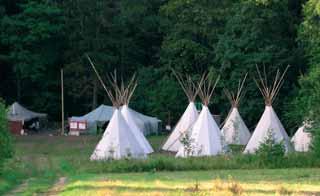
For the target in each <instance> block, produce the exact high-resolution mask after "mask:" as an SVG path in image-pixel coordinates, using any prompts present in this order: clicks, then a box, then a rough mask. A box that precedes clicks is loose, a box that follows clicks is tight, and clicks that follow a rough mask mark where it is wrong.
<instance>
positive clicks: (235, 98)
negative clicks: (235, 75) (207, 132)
mask: <svg viewBox="0 0 320 196" xmlns="http://www.w3.org/2000/svg"><path fill="white" fill-rule="evenodd" d="M246 78H247V74H246V76H245V77H244V79H243V80H242V82H241V81H239V85H238V90H237V92H236V93H233V92H230V91H228V90H225V94H226V96H227V97H228V99H229V101H230V103H231V105H232V109H231V112H230V113H229V115H228V117H227V120H226V121H225V124H224V126H223V127H222V130H221V131H222V135H223V137H224V141H225V142H226V143H227V144H237V145H246V144H247V143H248V141H249V139H250V137H251V133H250V131H249V129H248V128H247V126H246V124H245V123H244V121H243V119H242V117H241V115H240V113H239V111H238V106H239V103H240V100H241V97H242V94H241V93H242V89H243V86H244V82H245V80H246Z"/></svg>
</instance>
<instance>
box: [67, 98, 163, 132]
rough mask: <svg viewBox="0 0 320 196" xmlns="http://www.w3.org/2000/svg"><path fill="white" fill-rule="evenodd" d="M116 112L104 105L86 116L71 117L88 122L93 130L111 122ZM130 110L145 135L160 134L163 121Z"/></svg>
mask: <svg viewBox="0 0 320 196" xmlns="http://www.w3.org/2000/svg"><path fill="white" fill-rule="evenodd" d="M114 110H115V109H114V108H113V107H112V106H107V105H103V104H102V105H100V106H99V107H98V108H96V109H95V110H93V111H91V112H89V113H88V114H86V115H84V116H73V117H71V120H81V121H86V122H87V123H88V128H89V129H91V128H94V127H96V124H97V123H98V122H108V121H110V119H111V117H112V115H113V112H114ZM130 110H131V112H132V113H133V114H134V115H133V118H134V121H135V122H136V123H137V126H138V127H139V128H140V130H141V131H142V132H143V134H144V135H149V134H154V133H158V130H159V124H160V123H161V120H159V119H157V118H154V117H150V116H146V115H144V114H141V113H139V112H137V111H134V110H132V109H130Z"/></svg>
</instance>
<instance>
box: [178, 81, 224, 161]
mask: <svg viewBox="0 0 320 196" xmlns="http://www.w3.org/2000/svg"><path fill="white" fill-rule="evenodd" d="M203 78H205V79H204V82H203V84H201V82H200V85H199V88H200V91H199V96H200V98H201V100H202V102H203V107H202V110H201V112H200V115H199V117H198V119H197V120H196V122H195V123H194V125H193V126H192V127H191V129H190V131H189V132H188V134H189V135H186V136H187V138H188V140H187V142H186V143H185V144H184V145H182V146H181V147H180V148H179V151H178V152H177V154H176V157H188V156H213V155H218V154H221V153H222V152H223V141H222V135H221V131H220V129H219V126H218V125H217V123H216V121H215V120H214V119H213V116H212V114H211V113H210V111H209V108H208V105H209V101H210V98H211V96H212V94H213V91H214V89H215V87H216V84H217V83H218V81H219V79H217V80H216V82H215V83H214V84H213V82H212V81H211V80H208V76H206V77H205V76H204V77H203Z"/></svg>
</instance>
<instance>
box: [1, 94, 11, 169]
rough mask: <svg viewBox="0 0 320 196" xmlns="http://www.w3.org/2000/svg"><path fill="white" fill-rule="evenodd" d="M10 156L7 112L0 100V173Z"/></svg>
mask: <svg viewBox="0 0 320 196" xmlns="http://www.w3.org/2000/svg"><path fill="white" fill-rule="evenodd" d="M11 156H12V143H11V137H10V133H9V131H8V122H7V112H6V107H5V105H4V103H3V101H2V100H1V99H0V173H1V171H2V167H3V163H4V161H5V160H6V159H8V158H10V157H11Z"/></svg>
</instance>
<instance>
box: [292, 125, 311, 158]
mask: <svg viewBox="0 0 320 196" xmlns="http://www.w3.org/2000/svg"><path fill="white" fill-rule="evenodd" d="M308 127H309V126H308V125H307V124H304V125H303V126H302V127H299V129H298V130H297V132H296V133H295V134H294V136H293V137H292V139H291V142H292V143H293V146H294V150H295V151H298V152H307V151H309V148H310V143H311V139H312V138H311V133H309V132H306V129H307V128H308Z"/></svg>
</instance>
